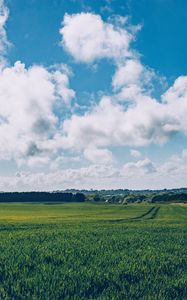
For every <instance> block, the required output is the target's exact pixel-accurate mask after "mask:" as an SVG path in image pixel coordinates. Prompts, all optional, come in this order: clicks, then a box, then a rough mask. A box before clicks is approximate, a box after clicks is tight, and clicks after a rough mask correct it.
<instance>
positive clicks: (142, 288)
mask: <svg viewBox="0 0 187 300" xmlns="http://www.w3.org/2000/svg"><path fill="white" fill-rule="evenodd" d="M0 299H16V300H17V299H29V300H30V299H37V300H38V299H39V300H40V299H42V300H47V299H50V300H53V299H55V300H56V299H59V300H60V299H120V300H121V299H122V300H123V299H172V300H173V299H187V205H186V206H185V205H159V206H158V205H148V204H147V205H146V204H145V205H143V204H137V205H127V206H122V205H110V204H89V203H81V204H74V203H72V204H57V205H50V204H19V203H18V204H0Z"/></svg>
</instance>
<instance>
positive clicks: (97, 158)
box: [84, 147, 113, 164]
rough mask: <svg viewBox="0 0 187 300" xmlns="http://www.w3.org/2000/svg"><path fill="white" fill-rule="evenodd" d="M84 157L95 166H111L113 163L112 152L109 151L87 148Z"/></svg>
mask: <svg viewBox="0 0 187 300" xmlns="http://www.w3.org/2000/svg"><path fill="white" fill-rule="evenodd" d="M84 157H85V158H86V159H87V160H89V161H90V162H92V163H95V164H98V163H100V164H111V163H112V162H113V155H112V152H111V151H109V150H108V149H98V148H95V147H92V148H86V149H85V150H84Z"/></svg>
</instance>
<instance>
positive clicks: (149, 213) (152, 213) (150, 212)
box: [108, 206, 160, 223]
mask: <svg viewBox="0 0 187 300" xmlns="http://www.w3.org/2000/svg"><path fill="white" fill-rule="evenodd" d="M159 209H160V206H152V207H151V208H150V209H149V210H148V211H147V212H145V213H143V214H142V215H140V216H137V217H133V218H128V219H116V220H109V221H108V222H110V223H125V222H130V221H141V220H151V219H155V218H156V216H157V214H158V211H159Z"/></svg>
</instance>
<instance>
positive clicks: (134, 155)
mask: <svg viewBox="0 0 187 300" xmlns="http://www.w3.org/2000/svg"><path fill="white" fill-rule="evenodd" d="M130 154H131V156H133V157H140V156H141V152H140V151H138V150H135V149H131V150H130Z"/></svg>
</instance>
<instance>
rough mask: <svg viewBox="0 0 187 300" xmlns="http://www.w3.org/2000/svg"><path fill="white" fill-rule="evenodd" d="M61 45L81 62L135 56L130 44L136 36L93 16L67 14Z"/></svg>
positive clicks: (97, 16) (87, 14) (61, 30)
mask: <svg viewBox="0 0 187 300" xmlns="http://www.w3.org/2000/svg"><path fill="white" fill-rule="evenodd" d="M60 33H61V35H62V41H61V44H62V45H63V47H65V49H66V50H67V51H68V52H69V53H70V54H71V55H72V56H73V57H74V59H75V60H77V61H80V62H85V63H89V62H93V61H94V60H96V59H101V58H112V59H114V60H119V59H120V58H123V59H125V58H126V57H129V56H131V55H132V54H131V51H130V50H129V44H130V42H131V41H132V39H133V34H132V33H130V32H129V31H128V30H126V29H125V28H122V27H120V26H118V25H114V24H111V23H108V22H104V21H103V20H102V19H101V16H99V15H95V14H92V13H79V14H73V15H68V14H66V15H65V17H64V20H63V23H62V28H61V29H60Z"/></svg>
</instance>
